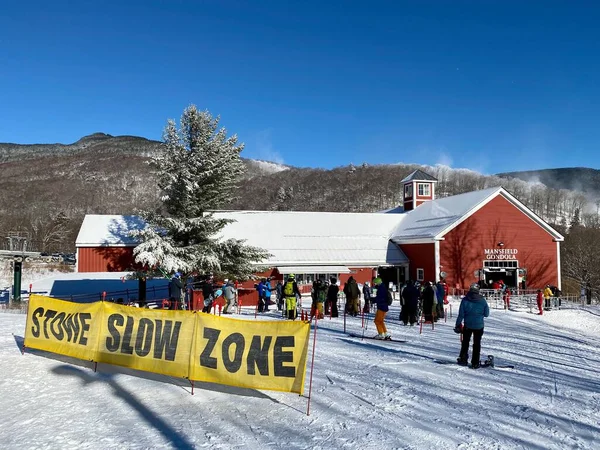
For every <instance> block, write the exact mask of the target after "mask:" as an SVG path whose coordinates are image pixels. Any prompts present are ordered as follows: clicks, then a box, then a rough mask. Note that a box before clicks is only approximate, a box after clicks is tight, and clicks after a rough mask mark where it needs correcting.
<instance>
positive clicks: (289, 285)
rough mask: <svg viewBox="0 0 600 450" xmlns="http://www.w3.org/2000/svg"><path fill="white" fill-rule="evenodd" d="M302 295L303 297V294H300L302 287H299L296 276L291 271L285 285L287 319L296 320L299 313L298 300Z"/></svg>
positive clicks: (284, 295) (284, 296)
mask: <svg viewBox="0 0 600 450" xmlns="http://www.w3.org/2000/svg"><path fill="white" fill-rule="evenodd" d="M300 297H302V294H300V289H298V285H297V284H296V277H295V276H294V274H293V273H290V274H289V275H288V277H287V280H286V282H285V284H284V285H283V299H284V303H285V311H286V318H287V319H289V320H296V317H297V315H298V314H297V310H296V307H297V301H298V298H300Z"/></svg>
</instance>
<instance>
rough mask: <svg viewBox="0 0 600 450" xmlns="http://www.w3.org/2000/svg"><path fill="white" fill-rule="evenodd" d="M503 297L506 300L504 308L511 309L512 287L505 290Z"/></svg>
mask: <svg viewBox="0 0 600 450" xmlns="http://www.w3.org/2000/svg"><path fill="white" fill-rule="evenodd" d="M502 297H503V298H502V299H503V300H504V309H510V289H509V288H508V287H507V288H506V289H505V290H504V295H503V296H502Z"/></svg>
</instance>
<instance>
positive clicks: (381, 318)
mask: <svg viewBox="0 0 600 450" xmlns="http://www.w3.org/2000/svg"><path fill="white" fill-rule="evenodd" d="M373 284H374V285H375V286H376V287H377V295H376V296H375V303H376V304H377V313H375V320H374V322H375V326H376V327H377V335H376V336H375V339H391V338H392V337H391V336H390V334H389V333H388V331H387V328H386V326H385V315H386V314H387V312H388V311H389V309H390V307H389V299H390V297H391V295H390V293H389V291H388V289H387V287H386V286H385V284H384V283H383V281H382V280H381V278H379V277H377V278H375V280H374V281H373Z"/></svg>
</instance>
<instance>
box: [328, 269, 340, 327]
mask: <svg viewBox="0 0 600 450" xmlns="http://www.w3.org/2000/svg"><path fill="white" fill-rule="evenodd" d="M329 281H330V283H331V284H330V285H329V289H327V300H326V303H325V314H331V317H338V315H339V313H338V292H339V291H340V288H339V287H338V285H337V279H336V278H335V277H331V279H330V280H329Z"/></svg>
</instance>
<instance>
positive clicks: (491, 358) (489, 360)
mask: <svg viewBox="0 0 600 450" xmlns="http://www.w3.org/2000/svg"><path fill="white" fill-rule="evenodd" d="M483 366H484V367H487V366H490V367H494V355H488V357H487V359H486V360H485V361H484V363H483Z"/></svg>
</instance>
